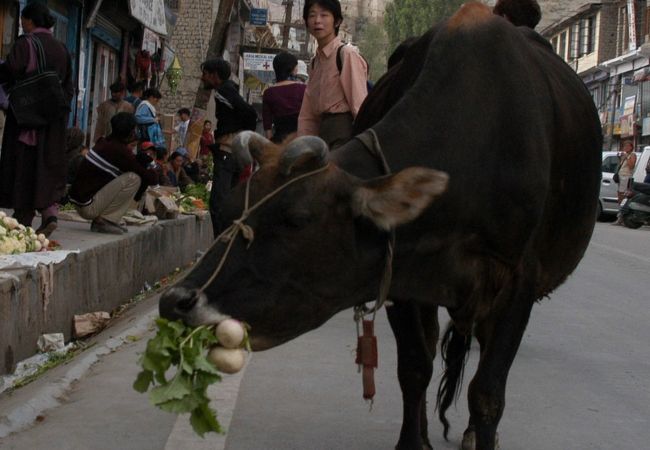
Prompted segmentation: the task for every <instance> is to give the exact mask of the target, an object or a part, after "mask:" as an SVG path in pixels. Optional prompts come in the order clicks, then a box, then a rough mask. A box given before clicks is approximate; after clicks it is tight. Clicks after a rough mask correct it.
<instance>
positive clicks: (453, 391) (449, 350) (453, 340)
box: [436, 322, 472, 440]
mask: <svg viewBox="0 0 650 450" xmlns="http://www.w3.org/2000/svg"><path fill="white" fill-rule="evenodd" d="M471 343H472V336H471V335H469V336H465V335H464V334H462V333H461V332H460V331H459V330H458V329H457V328H456V327H455V326H454V323H453V322H450V323H449V325H448V326H447V330H446V331H445V334H444V336H443V338H442V342H441V344H440V353H441V356H442V361H443V364H444V366H445V373H444V374H443V376H442V379H441V380H440V385H439V386H438V395H437V398H436V409H437V410H438V417H439V418H440V422H442V425H443V427H444V431H443V435H444V437H445V440H448V439H447V434H448V433H449V421H448V420H447V417H446V416H445V412H446V411H447V409H448V408H449V407H450V406H451V404H452V403H453V402H454V401H456V400H457V399H458V395H459V394H460V390H461V387H462V385H463V372H464V371H465V363H466V362H467V356H468V355H469V349H470V345H471Z"/></svg>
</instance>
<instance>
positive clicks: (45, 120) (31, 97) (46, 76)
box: [9, 36, 68, 129]
mask: <svg viewBox="0 0 650 450" xmlns="http://www.w3.org/2000/svg"><path fill="white" fill-rule="evenodd" d="M28 39H29V40H30V42H31V44H32V45H33V46H34V49H35V50H36V56H37V61H38V66H37V68H36V70H35V71H34V72H32V73H31V74H30V75H29V76H28V77H27V78H25V79H23V80H20V81H16V83H15V84H14V86H13V87H12V88H11V89H10V90H9V106H10V107H11V110H12V112H13V114H14V116H15V117H16V122H17V123H18V126H20V127H23V128H28V129H31V128H42V127H45V126H47V125H48V124H50V123H51V122H52V121H54V120H56V119H58V118H60V117H61V116H63V114H65V112H66V111H67V110H68V105H67V104H66V101H65V96H64V94H63V87H62V86H61V80H59V75H58V74H57V73H56V72H55V71H54V70H45V51H44V50H43V45H42V44H41V41H40V39H39V38H37V37H36V36H30V37H29V38H28Z"/></svg>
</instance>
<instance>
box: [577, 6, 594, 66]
mask: <svg viewBox="0 0 650 450" xmlns="http://www.w3.org/2000/svg"><path fill="white" fill-rule="evenodd" d="M579 27H580V28H579V34H580V37H579V40H580V43H579V49H580V54H579V56H584V55H588V54H590V53H593V51H594V50H595V47H596V32H595V28H596V16H592V17H587V18H584V19H580V25H579Z"/></svg>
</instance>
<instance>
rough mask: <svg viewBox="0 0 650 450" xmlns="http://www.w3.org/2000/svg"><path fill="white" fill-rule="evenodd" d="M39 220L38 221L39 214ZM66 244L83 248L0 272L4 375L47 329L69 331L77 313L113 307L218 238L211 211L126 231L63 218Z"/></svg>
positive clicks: (58, 235)
mask: <svg viewBox="0 0 650 450" xmlns="http://www.w3.org/2000/svg"><path fill="white" fill-rule="evenodd" d="M35 222H38V219H36V221H35ZM52 238H53V239H55V240H56V241H58V242H59V243H60V244H61V246H62V249H64V250H79V252H78V253H72V254H69V255H68V256H67V257H66V258H65V259H64V260H63V261H61V262H60V263H58V264H54V265H52V266H49V267H48V266H43V265H41V266H40V268H38V269H36V268H31V269H17V270H3V271H2V272H1V273H0V275H1V276H0V317H2V319H3V326H2V327H0V362H1V363H2V364H0V375H2V374H6V373H11V372H13V370H14V367H15V364H16V363H17V362H18V361H22V360H24V359H26V358H28V357H30V356H32V355H33V354H35V353H36V350H37V349H36V341H37V339H38V337H39V336H40V335H42V334H45V333H57V332H61V333H64V335H65V339H66V342H68V341H69V340H70V338H71V329H72V316H73V315H75V314H83V313H88V312H95V311H108V312H110V311H112V310H114V309H115V308H117V307H118V306H120V304H122V303H124V302H126V301H127V300H128V299H130V298H132V297H133V296H135V295H136V294H138V293H139V292H141V291H142V289H143V287H144V285H145V283H148V284H149V285H153V284H154V283H155V282H156V281H157V280H159V279H160V278H161V277H163V276H165V275H167V274H169V273H171V272H173V271H174V269H175V268H177V267H183V266H185V265H187V264H189V263H190V262H192V261H194V260H195V258H196V253H197V251H199V250H203V249H205V248H207V247H208V246H209V244H210V243H211V242H212V226H211V224H210V219H209V217H208V216H206V217H204V218H203V219H197V218H196V217H194V216H180V217H179V218H178V219H174V220H165V221H159V222H157V223H155V224H153V225H151V224H150V225H143V226H131V227H129V232H128V233H126V234H124V235H120V236H115V235H105V234H99V233H93V232H91V231H90V227H89V225H88V224H85V223H77V222H66V221H60V222H59V227H58V229H57V230H56V231H55V232H54V234H53V235H52Z"/></svg>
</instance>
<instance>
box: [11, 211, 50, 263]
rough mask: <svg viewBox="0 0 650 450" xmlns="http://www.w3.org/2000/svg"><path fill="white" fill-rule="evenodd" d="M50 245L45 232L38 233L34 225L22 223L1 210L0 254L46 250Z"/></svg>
mask: <svg viewBox="0 0 650 450" xmlns="http://www.w3.org/2000/svg"><path fill="white" fill-rule="evenodd" d="M49 245H50V241H49V240H48V239H47V238H46V237H45V235H44V234H42V233H41V234H36V232H35V231H34V229H33V228H32V227H26V226H24V225H21V224H19V223H18V221H17V220H16V219H14V218H13V217H7V215H6V214H5V213H4V212H3V211H0V255H14V254H17V253H25V252H40V251H45V250H47V247H48V246H49Z"/></svg>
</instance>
